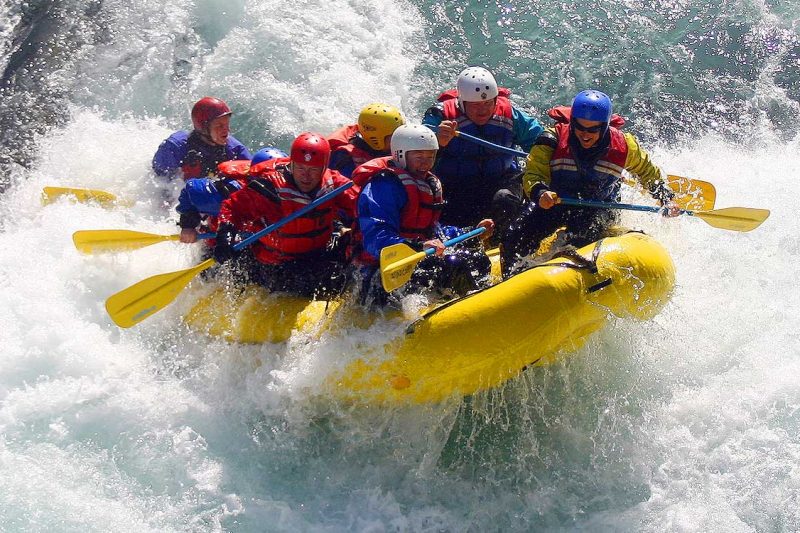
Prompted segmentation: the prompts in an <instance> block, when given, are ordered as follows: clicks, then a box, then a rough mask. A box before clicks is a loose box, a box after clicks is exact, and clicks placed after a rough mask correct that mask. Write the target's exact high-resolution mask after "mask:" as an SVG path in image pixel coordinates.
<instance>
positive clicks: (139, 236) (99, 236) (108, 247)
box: [72, 229, 180, 254]
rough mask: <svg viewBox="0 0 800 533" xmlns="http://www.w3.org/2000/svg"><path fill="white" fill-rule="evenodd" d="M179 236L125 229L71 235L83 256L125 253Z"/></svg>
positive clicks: (178, 236) (79, 232) (83, 231)
mask: <svg viewBox="0 0 800 533" xmlns="http://www.w3.org/2000/svg"><path fill="white" fill-rule="evenodd" d="M179 239H180V235H156V234H154V233H143V232H141V231H130V230H126V229H88V230H80V231H76V232H75V233H73V234H72V242H74V243H75V248H77V249H78V251H80V252H82V253H84V254H92V253H103V252H126V251H130V250H137V249H139V248H144V247H145V246H150V245H151V244H156V243H158V242H163V241H177V240H179Z"/></svg>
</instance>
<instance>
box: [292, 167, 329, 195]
mask: <svg viewBox="0 0 800 533" xmlns="http://www.w3.org/2000/svg"><path fill="white" fill-rule="evenodd" d="M324 171H325V169H324V168H322V167H312V166H311V165H305V164H303V163H295V162H292V176H294V182H295V183H296V184H297V188H298V189H300V191H301V192H305V193H309V192H311V191H313V190H314V189H316V188H317V187H319V182H320V181H322V173H323V172H324Z"/></svg>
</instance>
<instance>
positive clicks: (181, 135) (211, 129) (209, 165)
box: [153, 96, 252, 180]
mask: <svg viewBox="0 0 800 533" xmlns="http://www.w3.org/2000/svg"><path fill="white" fill-rule="evenodd" d="M231 115H232V111H231V108H230V107H228V104H226V103H225V102H223V101H222V100H220V99H219V98H212V97H210V96H206V97H205V98H201V99H200V100H198V101H197V103H195V104H194V106H193V107H192V125H193V126H194V130H193V131H192V132H191V133H190V132H188V131H176V132H175V133H173V134H172V135H170V136H169V137H168V138H167V139H166V140H164V142H162V143H161V145H159V147H158V150H157V151H156V153H155V155H154V156H153V171H154V172H155V173H156V175H158V176H165V177H169V178H174V177H177V176H180V177H181V178H183V179H184V180H189V179H192V178H205V177H208V176H213V175H215V174H216V171H217V165H219V164H220V163H222V162H223V161H233V160H239V159H247V160H248V161H249V160H250V159H252V155H251V154H250V151H249V150H248V149H247V147H246V146H245V145H243V144H242V143H240V142H239V141H238V140H236V138H235V137H234V136H233V135H231V134H230V123H231Z"/></svg>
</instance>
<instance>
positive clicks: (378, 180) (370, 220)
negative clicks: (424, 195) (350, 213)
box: [358, 175, 463, 257]
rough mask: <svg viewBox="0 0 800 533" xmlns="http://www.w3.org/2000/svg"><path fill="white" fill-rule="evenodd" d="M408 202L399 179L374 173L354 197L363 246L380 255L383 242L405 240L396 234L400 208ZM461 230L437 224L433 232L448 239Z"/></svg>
mask: <svg viewBox="0 0 800 533" xmlns="http://www.w3.org/2000/svg"><path fill="white" fill-rule="evenodd" d="M407 202H408V195H407V194H406V190H405V188H404V187H403V185H402V184H401V183H400V181H399V180H397V179H394V178H392V177H389V176H381V175H376V176H375V177H373V178H372V179H371V180H370V181H369V183H367V184H366V185H365V186H364V188H363V189H362V191H361V195H360V196H359V197H358V225H359V228H360V229H361V233H362V236H363V239H364V249H365V250H366V251H367V253H369V254H370V255H372V256H373V257H380V256H381V250H382V249H383V248H385V247H387V246H391V245H393V244H398V243H401V242H406V241H405V239H403V238H402V237H400V212H401V211H402V210H403V207H405V205H406V203H407ZM461 233H463V232H462V231H460V230H459V229H458V228H456V227H454V226H443V225H439V224H437V228H436V234H437V236H438V237H439V238H440V239H442V240H445V239H451V238H453V237H456V236H458V235H460V234H461Z"/></svg>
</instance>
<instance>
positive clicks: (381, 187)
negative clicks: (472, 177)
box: [353, 125, 494, 306]
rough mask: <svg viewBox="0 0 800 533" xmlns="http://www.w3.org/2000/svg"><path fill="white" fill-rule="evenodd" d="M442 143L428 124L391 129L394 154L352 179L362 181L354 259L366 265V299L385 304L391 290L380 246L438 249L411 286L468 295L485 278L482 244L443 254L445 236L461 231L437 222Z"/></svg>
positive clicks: (419, 269) (421, 265)
mask: <svg viewBox="0 0 800 533" xmlns="http://www.w3.org/2000/svg"><path fill="white" fill-rule="evenodd" d="M438 147H439V145H438V142H437V140H436V136H435V135H434V134H433V132H432V131H430V130H429V129H428V128H426V127H424V126H420V125H413V126H412V125H404V126H400V127H399V128H397V129H396V130H395V131H394V133H393V134H392V139H391V149H392V154H393V155H392V156H389V157H381V158H377V159H373V160H371V161H369V162H367V163H364V164H363V165H361V166H359V167H357V168H356V170H355V171H354V172H353V181H355V182H356V184H357V185H363V189H362V191H361V195H360V196H359V198H358V225H359V229H360V231H361V233H362V245H363V246H362V251H361V253H360V255H359V256H358V257H357V258H356V261H357V262H358V263H360V264H361V265H363V266H364V268H363V269H362V274H363V275H364V280H365V282H364V284H363V286H362V289H363V293H362V302H363V303H371V304H372V305H377V306H381V305H385V304H386V303H387V302H388V296H389V295H388V294H386V293H385V292H384V291H383V289H382V288H381V286H380V276H379V275H376V274H377V271H378V259H379V257H380V254H381V250H382V249H383V248H385V247H387V246H391V245H393V244H399V243H403V244H406V245H408V246H410V247H411V248H413V249H415V250H417V251H422V250H423V249H425V248H433V249H434V250H435V253H434V255H432V256H430V257H427V258H426V259H424V260H422V261H421V262H420V263H419V265H418V267H417V269H416V272H415V273H414V275H413V276H412V278H411V280H410V283H409V290H414V291H419V290H422V289H424V288H433V289H439V290H441V289H451V290H453V292H455V293H456V294H466V293H467V292H468V291H471V290H476V289H478V288H480V286H481V285H483V284H484V283H485V282H486V281H487V278H488V275H489V272H490V271H491V263H490V261H489V259H488V257H487V256H486V255H485V254H484V253H483V250H482V249H470V248H464V247H462V248H460V249H458V250H454V251H452V252H450V253H445V247H444V244H443V242H442V241H443V240H444V239H446V238H452V237H455V236H457V235H458V234H460V233H463V231H462V230H460V229H459V228H456V227H453V226H442V225H440V224H439V222H438V221H439V217H440V214H441V208H442V186H441V184H440V183H439V179H438V178H437V177H436V176H435V175H434V174H433V173H431V168H433V164H434V161H435V159H436V151H437V150H438ZM477 225H478V226H482V227H485V228H486V229H487V232H488V233H491V231H492V229H493V228H494V223H493V222H492V220H490V219H485V220H481V221H480V222H479V223H478V224H477Z"/></svg>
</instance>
